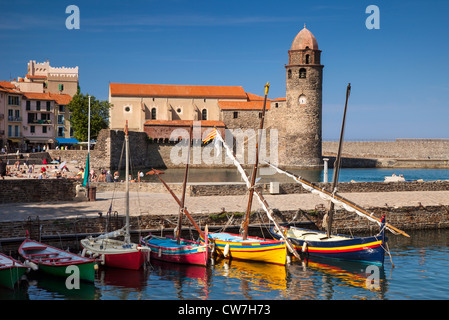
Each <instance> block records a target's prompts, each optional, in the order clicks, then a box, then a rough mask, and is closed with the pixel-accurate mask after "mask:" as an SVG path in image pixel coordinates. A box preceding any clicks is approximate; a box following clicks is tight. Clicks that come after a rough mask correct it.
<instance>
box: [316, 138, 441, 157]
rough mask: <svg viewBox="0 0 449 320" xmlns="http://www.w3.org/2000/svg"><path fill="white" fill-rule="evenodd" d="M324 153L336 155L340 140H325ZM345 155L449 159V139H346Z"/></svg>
mask: <svg viewBox="0 0 449 320" xmlns="http://www.w3.org/2000/svg"><path fill="white" fill-rule="evenodd" d="M322 148H323V155H336V154H337V150H338V141H323V144H322ZM342 156H343V157H345V156H346V157H353V158H372V159H379V158H395V159H415V160H418V159H419V160H421V159H424V160H446V161H448V160H449V139H396V140H395V141H345V142H344V143H343V149H342Z"/></svg>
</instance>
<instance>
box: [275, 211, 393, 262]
mask: <svg viewBox="0 0 449 320" xmlns="http://www.w3.org/2000/svg"><path fill="white" fill-rule="evenodd" d="M270 231H271V234H272V235H273V237H275V238H276V239H281V235H280V232H283V233H284V234H286V235H287V237H288V239H289V240H290V241H291V242H292V243H293V245H294V246H295V248H296V250H297V251H298V252H299V253H301V254H303V255H310V256H316V257H321V258H333V259H343V260H353V261H359V262H367V263H373V264H377V265H383V263H384V257H385V244H386V238H385V217H382V224H381V230H380V232H379V234H377V235H375V236H371V237H350V236H347V235H341V234H332V235H331V236H330V237H328V236H327V233H326V232H323V231H315V230H310V229H302V228H296V227H289V228H285V229H284V230H279V229H277V228H276V227H273V228H272V229H271V230H270Z"/></svg>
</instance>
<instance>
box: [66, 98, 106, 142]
mask: <svg viewBox="0 0 449 320" xmlns="http://www.w3.org/2000/svg"><path fill="white" fill-rule="evenodd" d="M68 108H69V111H70V112H71V115H70V125H71V127H72V128H73V135H74V136H75V138H76V139H77V140H78V141H87V137H88V123H89V121H88V115H89V95H88V94H82V93H81V92H80V90H79V89H78V91H77V93H76V94H75V95H74V96H73V98H72V101H70V103H69V105H68ZM110 108H111V104H110V103H109V102H108V101H100V100H97V99H96V98H95V97H94V96H90V138H91V139H95V138H96V137H97V136H98V133H99V132H100V130H101V129H107V128H108V127H109V109H110Z"/></svg>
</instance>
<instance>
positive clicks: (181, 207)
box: [176, 126, 193, 244]
mask: <svg viewBox="0 0 449 320" xmlns="http://www.w3.org/2000/svg"><path fill="white" fill-rule="evenodd" d="M192 131H193V126H190V133H189V141H188V148H187V163H186V172H185V174H184V183H183V186H182V197H181V204H180V205H179V216H178V230H177V231H176V242H177V244H179V243H180V241H181V227H182V214H183V212H184V210H185V199H186V186H187V176H188V173H189V163H190V144H191V143H192Z"/></svg>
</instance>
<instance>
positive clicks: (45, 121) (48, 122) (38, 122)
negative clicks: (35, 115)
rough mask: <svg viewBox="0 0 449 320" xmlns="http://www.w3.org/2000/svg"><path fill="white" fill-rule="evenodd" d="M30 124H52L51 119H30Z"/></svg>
mask: <svg viewBox="0 0 449 320" xmlns="http://www.w3.org/2000/svg"><path fill="white" fill-rule="evenodd" d="M28 124H52V122H51V120H28Z"/></svg>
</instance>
